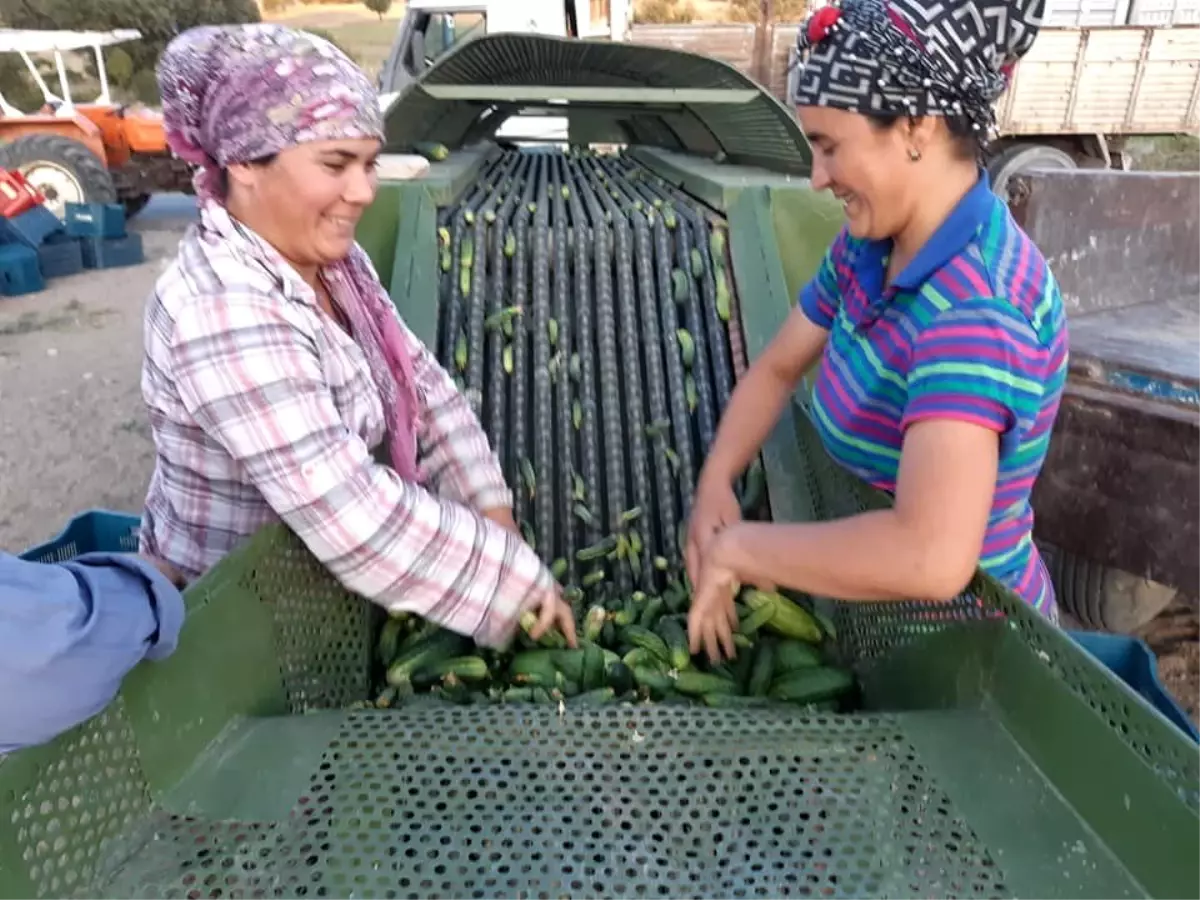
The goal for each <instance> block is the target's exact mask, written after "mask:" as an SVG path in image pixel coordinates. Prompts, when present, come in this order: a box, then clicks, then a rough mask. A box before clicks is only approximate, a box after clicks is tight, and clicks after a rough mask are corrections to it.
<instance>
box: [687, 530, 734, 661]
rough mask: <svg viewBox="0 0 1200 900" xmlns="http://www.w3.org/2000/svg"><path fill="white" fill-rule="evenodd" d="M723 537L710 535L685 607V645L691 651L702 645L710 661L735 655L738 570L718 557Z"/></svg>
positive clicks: (698, 648)
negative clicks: (686, 619) (686, 639)
mask: <svg viewBox="0 0 1200 900" xmlns="http://www.w3.org/2000/svg"><path fill="white" fill-rule="evenodd" d="M725 539H726V538H725V537H724V535H723V534H718V535H717V536H716V537H715V538H713V540H712V542H711V544H710V548H711V550H710V552H709V553H708V554H707V555H706V557H705V558H704V559H703V560H702V561H701V565H700V578H699V581H698V582H697V585H696V592H695V594H694V595H693V596H692V607H691V609H690V610H689V611H688V645H689V647H690V649H691V651H692V653H693V654H696V653H699V652H700V648H701V647H703V648H704V652H705V653H706V654H707V655H708V658H709V661H710V662H713V663H718V662H720V661H721V660H722V659H733V658H734V656H735V655H736V650H735V648H734V644H733V632H734V631H735V630H736V629H737V627H738V617H737V611H736V610H735V609H734V606H733V599H734V597H735V596H736V595H737V592H738V588H739V584H738V574H737V573H736V572H735V571H734V570H733V569H731V568H729V566H728V565H727V564H725V563H724V562H723V561H722V556H723V554H722V552H721V543H722V542H723V540H725Z"/></svg>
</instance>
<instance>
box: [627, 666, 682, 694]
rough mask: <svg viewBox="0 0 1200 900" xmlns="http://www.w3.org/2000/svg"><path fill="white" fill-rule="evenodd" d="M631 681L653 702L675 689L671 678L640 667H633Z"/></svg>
mask: <svg viewBox="0 0 1200 900" xmlns="http://www.w3.org/2000/svg"><path fill="white" fill-rule="evenodd" d="M633 680H634V681H636V682H637V684H638V687H639V688H641V689H642V691H643V692H645V693H646V694H647V695H649V697H650V698H651V699H653V700H661V699H662V698H663V697H666V696H667V695H668V694H670V693H671V692H672V691H673V690H674V688H675V682H674V681H673V680H672V679H671V676H669V675H664V674H663V673H662V672H656V671H654V670H653V669H647V668H644V667H642V666H635V667H634V669H633Z"/></svg>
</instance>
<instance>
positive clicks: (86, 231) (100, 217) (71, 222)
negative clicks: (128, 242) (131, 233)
mask: <svg viewBox="0 0 1200 900" xmlns="http://www.w3.org/2000/svg"><path fill="white" fill-rule="evenodd" d="M64 221H65V224H66V229H67V234H69V235H71V237H81V238H97V239H108V240H112V239H113V238H122V237H125V207H124V206H122V205H121V204H120V203H68V204H67V206H66V211H65V215H64Z"/></svg>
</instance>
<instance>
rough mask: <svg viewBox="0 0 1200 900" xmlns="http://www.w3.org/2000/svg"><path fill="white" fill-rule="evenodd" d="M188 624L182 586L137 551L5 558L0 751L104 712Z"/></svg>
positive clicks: (1, 567)
mask: <svg viewBox="0 0 1200 900" xmlns="http://www.w3.org/2000/svg"><path fill="white" fill-rule="evenodd" d="M183 617H184V608H183V596H182V595H181V594H180V592H179V589H178V588H176V587H175V585H174V584H172V583H171V581H170V580H168V579H167V578H166V577H165V576H164V575H163V574H162V572H160V571H159V570H158V568H156V567H155V566H154V565H152V564H151V563H150V562H148V561H146V560H145V559H142V558H140V557H137V556H134V555H132V554H126V553H89V554H85V555H83V556H80V557H77V558H76V559H73V560H71V561H70V562H64V563H36V562H27V561H25V560H22V559H19V558H18V557H15V556H10V555H9V554H5V553H0V754H3V753H9V752H12V751H14V750H19V749H21V748H22V747H28V746H31V745H35V744H42V743H45V742H46V741H49V740H50V739H52V738H54V737H56V736H57V735H59V734H61V733H62V732H64V731H66V730H68V729H70V728H72V727H74V726H75V725H78V724H79V723H80V722H83V721H85V720H87V719H89V718H91V717H92V716H94V715H96V714H97V713H99V712H100V711H102V710H103V709H104V708H105V707H106V706H107V705H108V704H109V703H110V702H111V701H112V700H113V698H114V697H115V696H116V694H117V691H118V690H119V689H120V687H121V680H122V679H123V678H124V677H125V675H126V674H127V673H128V672H129V670H130V669H132V668H133V667H134V666H136V665H137V664H138V663H139V662H140V661H141V660H143V659H162V658H163V657H165V656H168V655H169V654H170V653H171V652H173V651H174V649H175V646H176V643H177V642H178V640H179V631H180V628H181V627H182V626H183Z"/></svg>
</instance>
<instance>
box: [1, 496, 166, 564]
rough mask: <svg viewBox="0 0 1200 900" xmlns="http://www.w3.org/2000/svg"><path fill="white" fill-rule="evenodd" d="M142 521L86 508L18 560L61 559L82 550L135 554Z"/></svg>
mask: <svg viewBox="0 0 1200 900" xmlns="http://www.w3.org/2000/svg"><path fill="white" fill-rule="evenodd" d="M141 524H142V520H141V519H140V518H139V517H138V516H131V515H129V514H128V513H119V512H112V511H111V510H107V509H90V510H88V511H87V512H84V513H80V514H79V515H77V516H76V517H75V518H73V519H72V520H71V521H70V522H69V523H68V524H67V527H66V528H64V529H63V530H62V531H61V532H59V534H58V536H57V537H54V538H51V539H50V540H49V541H47V542H46V543H44V544H39V545H38V546H36V547H30V548H29V549H28V550H26V551H25V552H24V553H22V554H21V559H27V560H29V561H30V562H65V561H66V560H68V559H74V558H75V557H76V556H79V555H80V554H83V553H97V552H108V553H122V552H123V553H136V552H137V548H138V529H139V528H140V527H141Z"/></svg>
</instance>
